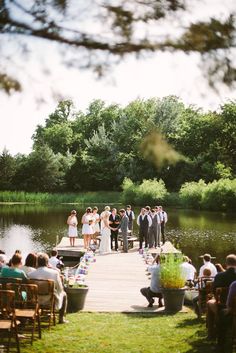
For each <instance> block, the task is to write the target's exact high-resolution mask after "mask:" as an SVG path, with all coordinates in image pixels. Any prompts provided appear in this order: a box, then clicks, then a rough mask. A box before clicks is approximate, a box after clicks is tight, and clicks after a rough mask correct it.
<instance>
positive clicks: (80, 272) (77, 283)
mask: <svg viewBox="0 0 236 353" xmlns="http://www.w3.org/2000/svg"><path fill="white" fill-rule="evenodd" d="M92 262H96V258H95V255H94V253H93V252H87V253H85V254H84V256H83V257H82V258H81V259H80V264H79V266H78V267H77V268H76V269H74V268H69V267H66V268H65V270H64V286H65V287H69V288H82V287H83V288H87V285H86V284H85V277H86V275H87V274H88V269H89V265H90V263H92Z"/></svg>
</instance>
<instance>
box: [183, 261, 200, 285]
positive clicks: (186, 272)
mask: <svg viewBox="0 0 236 353" xmlns="http://www.w3.org/2000/svg"><path fill="white" fill-rule="evenodd" d="M180 267H181V270H182V274H183V277H184V278H185V281H194V279H195V277H196V273H197V271H196V268H195V267H194V266H193V265H191V264H190V263H189V258H188V256H184V257H183V263H182V264H181V265H180Z"/></svg>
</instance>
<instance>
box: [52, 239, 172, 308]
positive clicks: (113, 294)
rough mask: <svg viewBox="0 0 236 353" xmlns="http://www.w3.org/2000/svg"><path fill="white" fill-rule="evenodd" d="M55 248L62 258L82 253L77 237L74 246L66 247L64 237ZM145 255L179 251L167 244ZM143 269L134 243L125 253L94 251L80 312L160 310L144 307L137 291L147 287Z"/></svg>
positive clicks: (83, 250) (142, 261)
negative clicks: (105, 253) (86, 290)
mask: <svg viewBox="0 0 236 353" xmlns="http://www.w3.org/2000/svg"><path fill="white" fill-rule="evenodd" d="M56 249H57V250H58V252H59V254H60V255H63V256H81V255H82V254H83V253H84V252H85V251H86V250H85V249H84V248H83V240H82V239H79V238H77V239H76V242H75V247H70V245H69V239H68V238H66V237H64V238H62V240H61V242H60V243H59V244H58V245H57V246H56ZM149 252H150V253H152V254H153V256H155V254H158V253H160V252H162V253H175V252H179V251H178V250H177V249H175V247H174V246H173V245H172V244H171V243H170V242H168V241H167V242H166V243H165V244H164V245H163V246H162V248H158V249H150V250H149ZM146 268H147V265H146V264H145V263H144V260H143V257H142V256H141V255H140V254H139V253H138V242H134V248H132V249H130V250H129V252H128V253H122V252H119V253H117V252H112V253H111V254H107V255H100V254H99V253H98V251H97V252H96V262H95V263H92V264H91V265H90V267H89V272H88V276H87V277H86V284H87V285H88V286H89V291H88V294H87V298H86V301H85V307H84V309H83V311H87V312H88V311H89V312H128V313H131V312H143V313H152V312H157V311H158V312H159V311H163V308H158V305H157V304H156V305H155V304H154V306H153V307H152V308H147V304H148V302H147V300H146V298H145V297H143V296H142V295H141V293H140V288H142V287H148V286H149V285H150V279H148V276H147V272H146ZM157 302H158V300H157V299H156V303H157Z"/></svg>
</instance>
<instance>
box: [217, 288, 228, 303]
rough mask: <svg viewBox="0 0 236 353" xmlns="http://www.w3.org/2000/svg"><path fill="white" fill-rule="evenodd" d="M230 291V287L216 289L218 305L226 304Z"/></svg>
mask: <svg viewBox="0 0 236 353" xmlns="http://www.w3.org/2000/svg"><path fill="white" fill-rule="evenodd" d="M228 292H229V287H218V288H216V291H215V299H216V303H217V304H218V305H223V306H224V305H225V304H226V300H227V296H228Z"/></svg>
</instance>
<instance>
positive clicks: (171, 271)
mask: <svg viewBox="0 0 236 353" xmlns="http://www.w3.org/2000/svg"><path fill="white" fill-rule="evenodd" d="M182 262H183V255H182V254H181V253H180V254H167V255H163V256H162V257H161V286H162V288H183V287H184V285H185V279H184V277H183V274H182V271H181V267H180V265H181V263H182Z"/></svg>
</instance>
